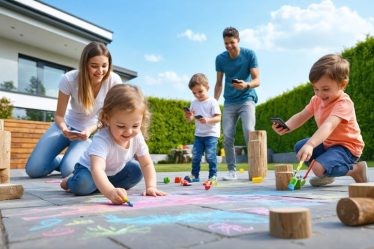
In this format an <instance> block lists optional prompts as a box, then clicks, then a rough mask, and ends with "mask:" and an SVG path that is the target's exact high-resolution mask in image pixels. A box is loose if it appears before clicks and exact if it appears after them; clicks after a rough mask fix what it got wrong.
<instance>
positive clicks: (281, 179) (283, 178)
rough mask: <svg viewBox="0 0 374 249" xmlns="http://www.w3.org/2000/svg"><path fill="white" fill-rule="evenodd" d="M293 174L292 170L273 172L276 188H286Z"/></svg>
mask: <svg viewBox="0 0 374 249" xmlns="http://www.w3.org/2000/svg"><path fill="white" fill-rule="evenodd" d="M292 176H293V172H292V171H288V172H275V187H276V189H277V190H288V184H289V183H290V181H291V178H292Z"/></svg>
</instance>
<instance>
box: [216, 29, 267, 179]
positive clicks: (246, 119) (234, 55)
mask: <svg viewBox="0 0 374 249" xmlns="http://www.w3.org/2000/svg"><path fill="white" fill-rule="evenodd" d="M223 40H224V43H225V48H226V51H225V52H223V53H221V54H219V55H218V56H217V57H216V71H217V81H216V85H215V88H214V97H215V98H216V99H217V100H218V99H219V97H220V96H221V93H222V88H223V83H222V80H223V76H224V75H225V85H224V93H223V97H224V109H223V115H222V128H223V138H224V140H223V145H224V149H225V156H226V163H227V169H228V174H227V175H226V176H224V177H223V180H236V179H237V176H236V158H235V148H234V142H235V131H236V124H237V122H238V119H239V117H240V118H241V120H242V126H243V134H244V136H245V142H246V144H247V147H248V139H249V132H250V131H254V130H255V123H256V116H255V104H256V103H257V100H258V99H257V94H256V91H255V89H254V88H256V87H258V86H259V85H260V79H259V76H260V72H259V70H258V64H257V58H256V55H255V53H254V52H253V51H252V50H250V49H247V48H241V47H239V42H240V38H239V32H238V30H237V29H235V28H233V27H228V28H226V29H225V30H224V31H223Z"/></svg>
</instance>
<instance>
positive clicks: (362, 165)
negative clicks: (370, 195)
mask: <svg viewBox="0 0 374 249" xmlns="http://www.w3.org/2000/svg"><path fill="white" fill-rule="evenodd" d="M367 167H368V166H367V164H366V162H365V161H361V162H358V163H357V164H355V165H353V169H352V170H350V171H349V172H348V174H347V175H349V176H351V177H352V178H353V180H355V182H358V183H362V182H368V181H369V179H368V177H367V174H366V172H367Z"/></svg>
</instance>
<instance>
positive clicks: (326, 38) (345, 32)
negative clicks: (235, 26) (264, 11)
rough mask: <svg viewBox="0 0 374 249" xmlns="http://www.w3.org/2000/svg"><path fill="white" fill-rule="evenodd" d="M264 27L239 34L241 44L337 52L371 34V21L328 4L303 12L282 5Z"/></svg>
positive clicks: (373, 29) (373, 24)
mask: <svg viewBox="0 0 374 249" xmlns="http://www.w3.org/2000/svg"><path fill="white" fill-rule="evenodd" d="M270 16H271V20H270V22H269V23H267V24H266V25H262V26H259V27H256V28H254V29H251V28H248V29H244V30H241V31H240V37H241V41H242V42H243V43H246V44H248V45H249V46H250V47H251V48H254V49H266V50H301V51H303V50H305V51H309V52H318V53H321V52H325V51H330V52H340V51H341V50H342V49H343V48H346V47H350V46H353V45H355V43H356V42H357V41H361V40H364V39H365V37H366V35H367V34H372V35H373V34H374V20H373V18H368V19H365V18H363V17H361V16H359V15H358V14H357V12H355V11H354V10H351V9H350V8H348V7H346V6H342V7H336V6H335V5H334V3H333V2H332V1H331V0H323V1H321V2H320V3H314V4H310V5H309V6H307V7H306V8H304V9H303V8H300V7H296V6H290V5H284V6H282V7H280V8H279V9H278V10H276V11H273V12H271V15H270Z"/></svg>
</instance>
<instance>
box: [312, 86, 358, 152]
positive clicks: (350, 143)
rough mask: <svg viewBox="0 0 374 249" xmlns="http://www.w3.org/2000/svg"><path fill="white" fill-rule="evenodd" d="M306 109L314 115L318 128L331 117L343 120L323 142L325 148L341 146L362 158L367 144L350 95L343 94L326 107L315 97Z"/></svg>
mask: <svg viewBox="0 0 374 249" xmlns="http://www.w3.org/2000/svg"><path fill="white" fill-rule="evenodd" d="M305 109H306V110H307V111H308V112H309V113H311V114H312V115H314V119H315V120H316V123H317V126H318V127H320V126H321V125H322V124H323V122H325V120H326V118H327V117H329V116H331V115H333V116H337V117H339V118H341V119H342V121H341V122H340V124H339V125H338V126H337V127H336V128H335V130H334V131H333V132H332V133H331V134H330V136H329V137H328V138H327V139H326V140H325V141H324V142H323V145H324V146H325V148H329V147H331V146H334V145H338V144H339V145H342V146H344V147H345V148H347V149H348V150H349V151H350V152H351V153H352V154H353V155H354V156H356V157H360V156H361V154H362V151H363V149H364V146H365V143H364V141H363V139H362V136H361V130H360V127H359V126H358V123H357V119H356V112H355V108H354V104H353V102H352V100H351V98H350V97H349V96H348V94H346V93H343V94H342V95H341V96H340V97H339V98H338V99H336V100H335V101H334V102H332V103H329V104H328V105H325V104H324V103H323V102H322V101H321V99H320V98H318V97H317V96H313V97H312V98H311V100H310V102H309V104H308V105H307V106H306V107H305Z"/></svg>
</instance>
